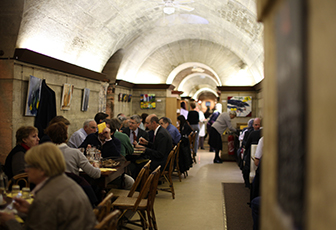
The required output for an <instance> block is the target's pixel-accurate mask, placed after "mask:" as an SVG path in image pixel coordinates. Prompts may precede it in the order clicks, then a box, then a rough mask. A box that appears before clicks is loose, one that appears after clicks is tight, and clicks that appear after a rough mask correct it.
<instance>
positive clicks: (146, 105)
mask: <svg viewBox="0 0 336 230" xmlns="http://www.w3.org/2000/svg"><path fill="white" fill-rule="evenodd" d="M140 108H141V109H155V108H156V100H155V94H141V95H140Z"/></svg>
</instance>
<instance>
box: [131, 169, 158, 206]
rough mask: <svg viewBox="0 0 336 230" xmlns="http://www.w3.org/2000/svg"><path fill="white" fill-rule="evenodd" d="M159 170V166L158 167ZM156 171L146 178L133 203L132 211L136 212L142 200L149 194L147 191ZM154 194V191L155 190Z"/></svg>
mask: <svg viewBox="0 0 336 230" xmlns="http://www.w3.org/2000/svg"><path fill="white" fill-rule="evenodd" d="M158 168H159V169H160V166H159V167H158ZM154 172H155V173H154ZM156 172H157V171H156V170H154V171H153V172H152V173H151V174H150V175H149V176H148V178H147V180H146V182H145V184H144V186H143V187H142V189H141V191H140V194H139V196H138V198H137V200H136V201H135V203H134V206H133V211H136V210H137V209H138V206H139V204H140V202H141V200H142V199H145V198H146V197H147V196H148V195H149V194H148V193H149V190H150V189H151V184H152V182H153V179H154V175H156V174H157V173H156ZM155 193H156V190H155Z"/></svg>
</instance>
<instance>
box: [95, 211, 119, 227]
mask: <svg viewBox="0 0 336 230" xmlns="http://www.w3.org/2000/svg"><path fill="white" fill-rule="evenodd" d="M120 214H121V212H120V210H114V211H113V212H111V213H110V214H108V215H107V216H106V217H105V218H104V219H103V220H102V221H100V222H99V223H98V224H97V225H96V226H95V227H94V229H96V230H116V229H117V225H118V217H119V216H120Z"/></svg>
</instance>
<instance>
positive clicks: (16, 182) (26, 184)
mask: <svg viewBox="0 0 336 230" xmlns="http://www.w3.org/2000/svg"><path fill="white" fill-rule="evenodd" d="M21 181H22V183H19V182H21ZM11 185H20V187H27V188H29V187H30V182H29V180H28V174H27V173H20V174H17V175H15V176H13V177H12V178H11V179H10V180H9V181H8V188H10V186H11ZM22 185H23V186H22Z"/></svg>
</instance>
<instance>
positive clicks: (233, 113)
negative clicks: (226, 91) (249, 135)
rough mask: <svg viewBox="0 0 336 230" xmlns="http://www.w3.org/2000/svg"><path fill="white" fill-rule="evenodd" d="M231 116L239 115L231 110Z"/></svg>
mask: <svg viewBox="0 0 336 230" xmlns="http://www.w3.org/2000/svg"><path fill="white" fill-rule="evenodd" d="M229 114H230V115H234V116H235V117H236V116H237V113H236V111H234V110H230V112H229Z"/></svg>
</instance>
